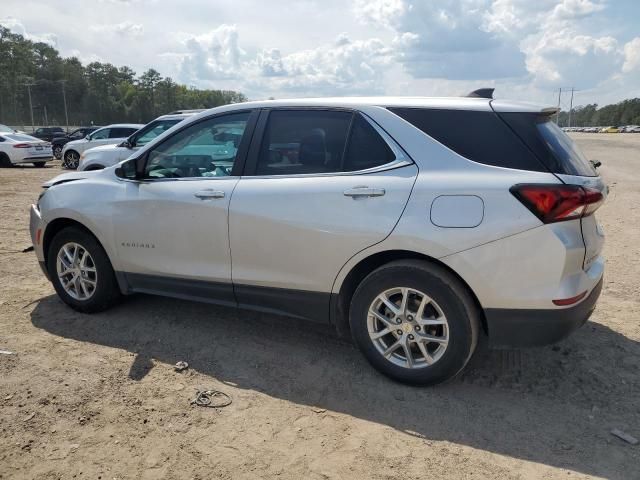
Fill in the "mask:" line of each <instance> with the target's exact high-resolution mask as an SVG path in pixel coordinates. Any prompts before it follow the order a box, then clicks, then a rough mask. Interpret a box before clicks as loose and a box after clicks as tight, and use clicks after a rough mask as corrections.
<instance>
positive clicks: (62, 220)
mask: <svg viewBox="0 0 640 480" xmlns="http://www.w3.org/2000/svg"><path fill="white" fill-rule="evenodd" d="M68 227H76V228H78V229H80V230H83V231H84V232H86V233H88V234H89V235H91V236H92V237H93V238H95V239H96V241H97V242H98V243H99V244H100V246H101V247H102V249H103V250H104V251H105V253H106V255H107V259H108V260H109V263H111V266H112V267H114V264H113V260H112V258H111V255H110V254H109V250H108V249H107V248H105V244H104V242H103V241H102V240H100V237H99V236H98V235H96V233H95V232H94V231H93V230H92V229H91V228H89V227H87V226H86V225H85V224H83V223H82V222H80V221H78V220H74V219H72V218H68V217H59V218H56V219H54V220H51V221H50V222H49V223H47V226H46V227H45V230H44V232H43V236H42V253H43V256H44V264H45V265H48V261H49V247H50V246H51V241H52V240H53V238H54V237H55V236H56V234H57V233H58V232H60V231H61V230H63V229H65V228H68ZM114 271H115V274H116V280H117V281H118V286H119V287H120V291H121V292H122V293H126V292H127V291H128V285H127V282H126V281H125V279H124V277H123V276H122V274H120V273H119V272H118V271H117V269H115V268H114Z"/></svg>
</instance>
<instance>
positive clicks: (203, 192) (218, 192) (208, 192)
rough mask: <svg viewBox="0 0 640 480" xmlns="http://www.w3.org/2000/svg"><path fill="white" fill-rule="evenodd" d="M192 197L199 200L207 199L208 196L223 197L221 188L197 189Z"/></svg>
mask: <svg viewBox="0 0 640 480" xmlns="http://www.w3.org/2000/svg"><path fill="white" fill-rule="evenodd" d="M193 196H194V197H196V198H199V199H200V200H208V199H210V198H224V192H223V191H222V190H199V191H197V192H196V193H194V194H193Z"/></svg>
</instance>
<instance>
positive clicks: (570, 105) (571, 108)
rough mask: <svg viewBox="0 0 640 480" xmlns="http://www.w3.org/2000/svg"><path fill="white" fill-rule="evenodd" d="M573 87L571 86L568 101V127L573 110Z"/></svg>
mask: <svg viewBox="0 0 640 480" xmlns="http://www.w3.org/2000/svg"><path fill="white" fill-rule="evenodd" d="M574 90H575V89H574V88H573V87H571V102H570V103H569V125H568V126H569V127H570V126H571V112H572V111H573V92H574Z"/></svg>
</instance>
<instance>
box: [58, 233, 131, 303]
mask: <svg viewBox="0 0 640 480" xmlns="http://www.w3.org/2000/svg"><path fill="white" fill-rule="evenodd" d="M47 269H48V271H49V276H50V278H51V279H52V283H53V286H54V288H55V290H56V292H57V294H58V296H59V297H60V298H61V299H62V300H63V301H64V302H65V303H66V304H67V305H69V306H70V307H71V308H73V309H74V310H78V311H80V312H84V313H93V312H99V311H102V310H106V309H107V308H109V307H111V306H112V305H114V304H115V303H116V302H117V301H118V299H119V298H120V290H119V289H118V284H117V282H116V278H115V274H114V272H113V268H112V267H111V262H110V261H109V258H108V257H107V254H106V252H105V251H104V249H103V248H102V246H101V245H100V243H98V241H97V240H96V239H95V237H94V236H93V235H91V234H90V233H88V232H86V231H84V230H81V229H79V228H76V227H68V228H65V229H63V230H61V231H60V232H58V233H57V234H56V236H55V237H54V238H53V240H52V241H51V245H50V246H49V253H48V258H47Z"/></svg>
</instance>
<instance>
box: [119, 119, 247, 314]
mask: <svg viewBox="0 0 640 480" xmlns="http://www.w3.org/2000/svg"><path fill="white" fill-rule="evenodd" d="M250 117H251V113H250V112H240V113H233V114H226V115H221V116H216V117H212V118H209V119H205V120H201V121H199V122H197V123H194V124H191V125H189V126H187V127H186V128H184V129H182V130H180V131H178V132H176V133H175V134H174V135H172V136H171V137H168V138H167V139H166V140H165V141H163V142H162V143H160V144H158V145H157V146H155V147H154V148H153V149H151V150H149V151H148V152H146V166H145V172H144V178H143V179H142V180H141V181H126V180H125V181H123V184H124V187H123V188H124V192H123V198H122V200H121V201H120V202H117V205H118V208H117V211H116V212H115V214H114V217H113V218H114V232H115V236H116V244H117V249H118V256H119V258H120V261H121V264H122V265H123V268H124V270H125V274H126V276H127V280H128V283H129V284H130V285H131V286H132V287H133V289H134V290H136V291H143V292H150V293H165V294H172V295H177V296H182V297H185V298H199V299H205V300H212V301H221V302H228V303H234V297H233V290H232V287H231V258H230V254H229V238H228V227H227V223H228V220H227V219H228V208H229V201H230V199H231V194H232V192H233V189H234V188H235V186H236V184H237V183H238V179H239V177H238V176H237V174H236V171H235V168H241V165H238V163H239V162H240V160H241V159H242V157H243V156H244V155H245V153H243V152H246V150H247V147H248V145H247V143H248V140H247V137H248V136H247V135H246V134H247V132H248V130H250V127H248V124H249V119H250Z"/></svg>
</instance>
